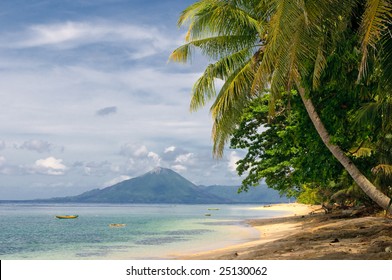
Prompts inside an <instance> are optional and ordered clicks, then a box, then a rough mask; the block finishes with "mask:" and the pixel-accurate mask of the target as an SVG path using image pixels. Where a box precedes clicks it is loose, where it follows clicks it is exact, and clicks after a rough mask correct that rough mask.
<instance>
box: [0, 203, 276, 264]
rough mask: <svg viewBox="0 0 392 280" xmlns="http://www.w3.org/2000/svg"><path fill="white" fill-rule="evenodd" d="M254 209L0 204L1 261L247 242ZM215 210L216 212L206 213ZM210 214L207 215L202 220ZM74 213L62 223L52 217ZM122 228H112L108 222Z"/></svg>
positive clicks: (153, 253) (144, 255) (149, 254)
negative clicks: (73, 216)
mask: <svg viewBox="0 0 392 280" xmlns="http://www.w3.org/2000/svg"><path fill="white" fill-rule="evenodd" d="M251 207H254V205H166V204H165V205H162V204H153V205H150V204H148V205H146V204H132V205H91V204H87V205H86V204H83V205H82V204H73V205H64V204H4V203H2V204H0V258H1V259H3V260H4V259H44V260H46V259H60V260H68V259H69V260H74V259H76V260H77V259H162V258H170V257H172V256H173V255H175V254H186V253H192V252H197V251H203V250H208V249H213V248H219V247H223V246H226V245H229V244H235V243H238V242H243V241H244V240H252V239H254V238H256V237H257V236H258V233H257V232H256V231H255V230H254V229H253V228H251V227H249V226H247V225H246V224H245V223H244V222H243V221H244V220H245V219H251V218H263V217H271V216H278V215H280V214H282V212H274V211H260V210H252V209H250V208H251ZM208 208H219V210H208ZM206 213H210V214H211V216H205V214H206ZM73 214H76V215H79V217H78V218H77V219H70V220H61V219H56V218H55V215H73ZM112 223H118V224H126V225H125V226H124V227H118V228H116V227H115V228H113V227H110V226H109V224H112Z"/></svg>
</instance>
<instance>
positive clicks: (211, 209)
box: [208, 208, 219, 210]
mask: <svg viewBox="0 0 392 280" xmlns="http://www.w3.org/2000/svg"><path fill="white" fill-rule="evenodd" d="M208 210H219V208H208Z"/></svg>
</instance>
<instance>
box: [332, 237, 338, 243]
mask: <svg viewBox="0 0 392 280" xmlns="http://www.w3.org/2000/svg"><path fill="white" fill-rule="evenodd" d="M338 242H340V241H339V239H337V238H335V239H334V240H332V241H331V242H330V243H338Z"/></svg>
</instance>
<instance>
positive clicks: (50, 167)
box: [33, 157, 67, 175]
mask: <svg viewBox="0 0 392 280" xmlns="http://www.w3.org/2000/svg"><path fill="white" fill-rule="evenodd" d="M62 162H63V160H62V159H56V158H54V157H48V158H45V159H39V160H37V161H36V162H35V164H34V166H33V170H34V171H36V172H38V173H41V174H47V175H64V172H65V170H66V169H67V167H66V166H65V165H64V164H63V163H62Z"/></svg>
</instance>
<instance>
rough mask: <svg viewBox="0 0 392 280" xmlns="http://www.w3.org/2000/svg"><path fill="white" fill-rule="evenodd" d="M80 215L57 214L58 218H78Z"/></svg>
mask: <svg viewBox="0 0 392 280" xmlns="http://www.w3.org/2000/svg"><path fill="white" fill-rule="evenodd" d="M77 217H79V216H78V215H63V216H56V218H57V219H76V218H77Z"/></svg>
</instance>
